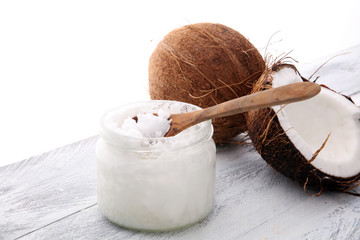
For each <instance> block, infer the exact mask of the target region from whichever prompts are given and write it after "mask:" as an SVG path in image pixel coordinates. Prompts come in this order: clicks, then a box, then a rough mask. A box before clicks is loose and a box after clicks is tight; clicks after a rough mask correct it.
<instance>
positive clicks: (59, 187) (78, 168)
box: [0, 138, 97, 239]
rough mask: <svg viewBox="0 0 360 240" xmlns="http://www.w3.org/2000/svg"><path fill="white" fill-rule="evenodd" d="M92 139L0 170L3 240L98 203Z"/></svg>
mask: <svg viewBox="0 0 360 240" xmlns="http://www.w3.org/2000/svg"><path fill="white" fill-rule="evenodd" d="M96 139H97V138H90V139H88V140H84V141H81V142H78V143H74V144H71V145H69V146H66V147H63V148H60V149H57V150H54V151H51V152H49V153H45V154H43V155H40V156H36V157H33V158H30V159H28V160H25V161H22V162H19V163H16V164H13V165H9V166H5V167H2V168H0V203H1V206H0V239H13V238H16V237H19V236H21V235H23V234H26V233H27V232H30V231H33V230H35V229H38V228H41V227H43V226H45V225H47V224H49V223H51V222H53V221H56V220H58V219H60V218H62V217H64V216H66V215H69V214H72V213H74V212H75V211H77V210H79V209H82V208H84V207H87V206H90V205H92V204H94V203H96V177H95V171H96V170H95V151H94V144H95V141H96Z"/></svg>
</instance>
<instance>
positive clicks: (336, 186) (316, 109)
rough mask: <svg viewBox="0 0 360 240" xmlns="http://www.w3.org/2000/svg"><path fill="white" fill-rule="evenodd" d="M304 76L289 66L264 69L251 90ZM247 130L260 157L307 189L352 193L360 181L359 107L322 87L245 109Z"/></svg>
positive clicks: (281, 83)
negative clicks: (310, 94)
mask: <svg viewBox="0 0 360 240" xmlns="http://www.w3.org/2000/svg"><path fill="white" fill-rule="evenodd" d="M299 81H300V82H301V81H307V80H306V79H304V78H303V77H302V76H301V75H300V74H299V72H298V71H297V69H296V68H295V67H294V66H293V65H288V64H280V63H277V64H275V65H273V66H272V67H270V68H268V69H266V70H265V71H264V73H263V75H262V76H261V77H260V79H259V81H258V83H257V84H256V86H255V87H254V89H253V92H258V91H262V90H265V89H268V88H272V87H277V86H281V85H285V84H289V83H293V82H299ZM247 124H248V133H249V136H250V138H251V140H252V142H253V144H254V145H255V147H256V150H257V151H258V152H259V153H260V155H261V156H262V158H263V159H264V160H265V161H266V162H267V163H268V164H269V165H271V166H272V167H273V168H275V169H276V170H277V171H279V172H281V173H282V174H283V175H285V176H287V177H289V178H292V179H294V180H296V181H297V182H298V183H300V184H301V186H303V188H304V190H305V191H306V192H307V190H308V189H311V190H315V191H316V193H317V194H315V195H320V194H321V193H322V192H323V191H325V190H330V191H341V192H347V193H351V194H354V195H358V194H357V193H354V192H352V191H351V190H353V189H354V188H356V187H357V186H358V185H359V184H360V108H359V107H358V106H356V105H355V104H354V103H353V102H352V101H351V99H350V98H348V97H346V96H343V95H341V94H338V93H336V92H335V91H332V90H330V89H328V88H327V87H325V86H322V90H321V92H320V94H319V95H317V96H315V97H314V98H311V99H309V100H306V101H303V102H299V103H292V104H288V105H285V106H277V107H273V108H264V109H259V110H255V111H250V112H249V113H248V114H247Z"/></svg>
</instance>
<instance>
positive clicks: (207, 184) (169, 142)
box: [96, 101, 216, 231]
mask: <svg viewBox="0 0 360 240" xmlns="http://www.w3.org/2000/svg"><path fill="white" fill-rule="evenodd" d="M159 109H163V110H165V111H167V112H169V113H175V111H176V112H177V111H180V112H189V111H194V110H197V109H200V108H198V107H196V106H194V105H190V104H186V103H179V102H174V101H148V102H140V103H133V104H128V105H125V106H121V107H118V108H116V109H112V110H110V111H109V112H107V113H106V114H105V115H104V116H103V118H102V120H101V128H100V139H99V141H98V144H97V151H96V152H97V175H98V189H97V191H98V206H99V209H100V211H101V212H102V214H103V215H104V216H105V217H106V218H108V219H109V220H111V221H112V222H114V223H116V224H118V225H121V226H124V227H127V228H132V229H139V230H148V231H164V230H172V229H178V228H181V227H184V226H187V225H190V224H193V223H196V222H198V221H200V220H201V219H203V218H205V217H206V216H207V215H208V214H209V213H210V212H211V210H212V207H213V204H214V182H215V156H216V148H215V143H214V141H213V140H212V134H213V128H212V125H211V121H206V122H203V123H200V124H198V125H196V126H194V127H191V128H189V129H187V130H185V131H183V132H181V133H180V134H178V135H176V136H174V137H169V138H165V137H163V138H139V137H132V136H128V135H127V134H126V133H125V132H124V131H123V130H121V128H120V126H121V124H122V122H123V121H124V120H125V119H126V118H128V117H132V116H136V115H137V114H138V113H141V112H142V113H145V112H152V113H156V112H157V111H158V110H159Z"/></svg>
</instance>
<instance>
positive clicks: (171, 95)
mask: <svg viewBox="0 0 360 240" xmlns="http://www.w3.org/2000/svg"><path fill="white" fill-rule="evenodd" d="M264 69H265V62H264V60H263V58H262V56H261V54H260V53H259V51H258V50H257V49H256V48H255V47H254V46H253V45H252V44H251V43H250V42H249V41H248V40H247V39H246V38H245V37H244V36H242V35H241V34H240V33H239V32H237V31H235V30H234V29H231V28H229V27H227V26H224V25H221V24H213V23H197V24H191V25H187V26H183V27H180V28H178V29H175V30H173V31H171V32H170V33H168V34H167V35H166V36H165V37H164V39H163V40H162V41H160V42H159V44H158V45H157V47H156V49H155V51H154V52H153V54H152V55H151V57H150V62H149V91H150V97H151V99H166V100H176V101H182V102H187V103H191V104H194V105H197V106H200V107H202V108H206V107H210V106H213V105H215V104H218V103H221V102H225V101H228V100H231V99H234V98H238V97H241V96H244V95H247V94H249V93H250V92H251V90H252V86H253V84H254V82H256V80H257V79H258V78H259V77H260V76H261V74H262V72H263V70H264ZM213 125H214V136H213V138H214V140H215V142H217V143H219V142H223V141H226V140H230V139H232V138H233V137H235V136H236V135H238V134H240V133H242V132H245V131H246V130H247V126H246V120H245V116H244V115H243V114H238V115H234V116H230V117H224V118H217V119H214V120H213Z"/></svg>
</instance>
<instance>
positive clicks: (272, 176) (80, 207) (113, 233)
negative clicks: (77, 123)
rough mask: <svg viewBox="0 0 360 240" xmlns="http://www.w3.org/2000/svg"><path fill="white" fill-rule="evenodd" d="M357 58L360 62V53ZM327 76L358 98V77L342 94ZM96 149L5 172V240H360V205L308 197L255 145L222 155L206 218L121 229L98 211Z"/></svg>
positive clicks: (69, 150) (71, 149)
mask: <svg viewBox="0 0 360 240" xmlns="http://www.w3.org/2000/svg"><path fill="white" fill-rule="evenodd" d="M355 50H356V51H357V52H358V57H357V58H356V59H358V60H359V58H360V45H359V46H357V47H356V48H355V49H354V51H355ZM359 63H360V61H358V62H357V63H356V64H359ZM356 64H355V63H354V64H349V66H350V67H351V68H350V69H348V70H346V69H345V70H343V71H344V73H345V74H344V73H343V74H342V75H343V76H344V78H347V75H346V72H349V74H351V75H352V76H360V67H358V68H357V69H354V66H357V65H356ZM340 66H345V64H340ZM333 67H336V66H333ZM329 71H332V72H333V73H334V72H335V70H333V69H332V70H329ZM352 71H353V72H352ZM354 72H356V73H354ZM334 74H335V75H336V73H334ZM321 76H322V78H324V77H327V79H330V80H329V81H330V82H331V84H332V87H333V88H335V90H340V91H342V92H343V93H346V94H350V95H353V96H356V94H357V92H359V91H360V77H359V78H358V79H356V80H352V81H350V80H348V81H349V82H347V83H346V87H344V86H343V84H342V81H339V80H338V83H337V84H335V82H336V81H335V79H333V78H334V75H333V74H326V73H325V74H324V73H323V74H322V75H321ZM349 79H350V78H349ZM337 87H338V88H337ZM339 88H340V89H339ZM96 141H97V137H92V138H89V139H86V140H83V141H80V142H77V143H74V144H71V145H68V146H65V147H63V148H59V149H56V150H54V151H51V152H48V153H45V154H43V155H40V156H36V157H33V158H30V159H27V160H25V161H22V162H19V163H16V164H12V165H9V166H5V167H2V168H0V239H6V240H8V239H36V240H38V239H132V240H135V239H190V240H191V239H295V240H296V239H320V240H321V239H324V240H325V239H360V217H359V216H360V198H358V197H354V196H351V195H347V194H339V193H331V192H328V193H324V194H323V195H321V196H320V197H314V196H309V195H307V194H306V193H305V192H304V191H303V189H302V188H301V187H300V186H298V185H297V184H296V183H295V182H293V181H292V180H290V179H288V178H286V177H284V176H283V175H281V174H279V173H276V172H275V171H274V170H273V169H272V168H271V167H269V166H267V165H266V163H265V161H263V160H262V159H261V157H260V156H259V154H258V153H257V152H256V151H255V149H254V148H253V147H252V146H251V145H238V144H229V145H224V146H218V147H217V162H216V164H217V165H216V197H215V199H216V204H215V207H214V210H213V212H212V213H211V214H210V216H209V217H208V218H206V219H205V220H203V221H202V222H200V223H198V224H195V225H193V226H190V227H188V228H185V229H182V230H178V231H173V232H165V233H143V232H135V231H130V230H126V229H123V228H120V227H118V226H116V225H114V224H112V223H110V222H109V221H108V220H106V219H105V218H104V217H103V216H102V215H101V214H100V212H99V210H98V207H97V205H96V161H95V159H96V157H95V145H96Z"/></svg>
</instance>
